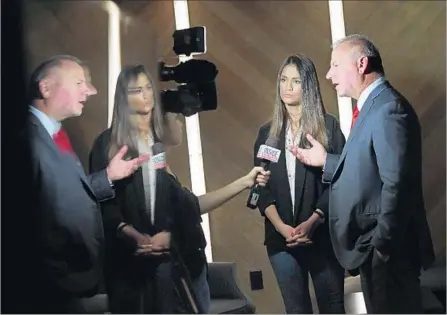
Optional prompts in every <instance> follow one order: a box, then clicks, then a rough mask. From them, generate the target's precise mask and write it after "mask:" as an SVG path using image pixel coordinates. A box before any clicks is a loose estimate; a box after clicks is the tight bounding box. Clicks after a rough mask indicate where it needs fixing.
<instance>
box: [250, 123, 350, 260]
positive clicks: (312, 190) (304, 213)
mask: <svg viewBox="0 0 447 315" xmlns="http://www.w3.org/2000/svg"><path fill="white" fill-rule="evenodd" d="M325 118H326V119H325V121H326V129H327V135H328V140H329V152H332V153H335V154H337V153H341V151H342V149H343V146H344V144H345V138H344V136H343V133H342V132H341V130H340V126H339V124H338V122H337V120H336V119H335V118H334V117H333V116H331V115H326V117H325ZM269 129H270V123H268V124H266V125H264V126H262V127H261V129H260V130H259V134H258V138H257V139H256V142H255V146H254V156H255V158H254V164H255V165H260V163H261V161H260V160H259V159H257V158H256V154H257V152H258V150H259V147H260V146H261V144H264V143H265V141H266V140H267V138H268V132H269ZM285 132H286V123H284V124H283V128H282V130H281V135H280V138H279V147H278V149H279V150H281V155H280V157H279V161H278V163H271V164H270V171H271V176H270V179H269V182H268V184H267V186H266V187H265V189H262V190H261V195H260V197H259V210H260V212H261V214H262V215H265V209H266V208H267V207H268V206H269V205H271V204H275V206H276V209H277V211H278V214H279V216H280V217H281V219H282V220H283V222H284V223H285V224H288V225H290V226H293V227H296V226H298V225H299V224H300V223H302V222H304V221H306V220H307V219H308V218H309V217H310V216H311V215H312V213H313V211H314V210H315V209H320V210H322V211H323V212H324V213H325V214H326V217H328V209H329V191H328V187H329V185H327V184H323V183H322V172H321V168H316V167H310V166H307V165H304V164H302V163H301V162H300V161H299V160H298V159H297V160H296V164H295V165H296V166H295V174H296V175H295V199H296V200H295V215H293V213H292V199H291V196H290V186H289V180H288V177H287V168H286V157H285V150H286V148H285V137H286V134H285ZM313 241H314V244H321V245H322V246H330V239H329V234H328V227H327V224H326V223H324V224H323V225H322V226H320V227H319V228H318V229H317V230H316V231H315V233H314V235H313ZM265 245H266V246H267V251H268V253H269V255H272V254H274V253H276V252H279V251H284V250H286V248H287V247H286V246H285V245H286V242H285V239H284V237H283V236H282V235H281V234H280V233H279V232H277V231H276V229H275V227H274V226H273V224H272V223H271V222H270V220H269V219H268V218H267V217H266V218H265Z"/></svg>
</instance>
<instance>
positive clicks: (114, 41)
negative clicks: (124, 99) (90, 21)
mask: <svg viewBox="0 0 447 315" xmlns="http://www.w3.org/2000/svg"><path fill="white" fill-rule="evenodd" d="M107 11H108V13H109V73H108V79H109V82H108V90H109V100H108V101H109V102H108V108H107V127H110V124H111V123H112V116H113V103H114V98H115V88H116V81H117V80H118V75H119V73H120V71H121V36H120V20H121V13H120V9H119V7H118V6H117V5H116V3H115V2H113V1H108V2H107Z"/></svg>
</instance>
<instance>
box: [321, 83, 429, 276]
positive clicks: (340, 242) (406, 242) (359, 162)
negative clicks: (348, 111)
mask: <svg viewBox="0 0 447 315" xmlns="http://www.w3.org/2000/svg"><path fill="white" fill-rule="evenodd" d="M421 161H422V150H421V128H420V125H419V120H418V117H417V115H416V113H415V111H414V109H413V108H412V107H411V105H410V104H409V103H408V101H407V100H406V99H405V98H404V97H403V96H402V95H400V94H399V93H398V92H397V91H396V90H395V89H394V88H393V87H392V86H391V85H390V84H389V83H388V82H385V83H382V84H380V85H379V86H378V87H376V88H375V89H374V90H373V91H372V93H371V94H370V95H369V97H368V98H367V99H366V101H365V104H364V105H363V108H362V109H361V111H360V114H359V116H358V118H357V121H356V123H355V125H354V128H353V129H352V131H351V134H350V135H349V138H348V140H347V142H346V145H345V148H344V150H343V152H342V153H341V155H332V154H328V157H327V160H326V165H325V170H324V176H323V179H324V180H325V181H326V182H327V183H331V185H330V190H331V200H330V218H329V220H330V232H331V237H332V241H333V245H334V250H335V253H336V256H337V258H338V259H339V261H340V263H341V265H342V266H343V267H345V268H346V269H348V270H350V269H355V268H357V267H359V266H360V265H361V264H362V263H363V261H364V260H365V259H366V258H367V256H368V253H369V252H370V251H371V249H372V248H376V249H378V250H379V251H380V252H381V253H383V254H386V255H391V257H393V256H396V257H399V256H400V255H404V257H405V258H407V259H411V258H410V257H413V256H411V253H414V254H416V253H417V255H415V256H414V258H415V259H419V260H420V262H421V263H422V264H423V265H424V266H428V265H429V264H430V263H431V262H432V260H433V258H434V254H433V245H432V241H431V236H430V232H429V229H428V224H427V219H426V215H425V208H424V199H423V195H422V175H421V174H422V162H421Z"/></svg>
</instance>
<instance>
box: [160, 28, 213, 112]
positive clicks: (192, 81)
mask: <svg viewBox="0 0 447 315" xmlns="http://www.w3.org/2000/svg"><path fill="white" fill-rule="evenodd" d="M172 37H173V38H174V47H173V50H174V52H175V54H176V55H177V56H180V55H186V56H191V55H199V54H204V53H206V29H205V27H203V26H198V27H192V28H188V29H183V30H177V31H175V32H174V34H173V35H172ZM158 66H159V69H158V71H159V73H158V74H159V79H160V81H175V82H176V83H178V84H179V85H178V86H177V88H176V89H172V90H164V91H161V101H162V104H163V107H164V110H165V111H166V112H171V113H179V114H183V115H184V116H191V115H194V114H196V113H198V112H202V111H208V110H215V109H216V108H217V91H216V83H215V78H216V76H217V74H218V72H219V71H218V70H217V67H216V66H215V65H214V64H213V63H212V62H209V61H206V60H200V59H190V60H188V61H186V62H180V63H179V64H177V65H176V66H167V65H166V64H165V63H164V62H160V63H159V64H158Z"/></svg>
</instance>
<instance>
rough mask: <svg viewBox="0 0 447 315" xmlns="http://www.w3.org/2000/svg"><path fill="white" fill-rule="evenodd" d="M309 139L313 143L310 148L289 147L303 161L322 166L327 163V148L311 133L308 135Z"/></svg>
mask: <svg viewBox="0 0 447 315" xmlns="http://www.w3.org/2000/svg"><path fill="white" fill-rule="evenodd" d="M306 138H307V140H308V141H309V142H310V144H311V145H312V148H310V149H302V148H296V147H288V148H287V149H288V150H289V151H290V152H292V153H293V155H294V156H296V158H297V159H298V160H300V161H301V162H302V163H304V164H307V165H311V166H320V167H322V166H323V165H324V163H326V155H327V153H326V150H325V148H324V147H323V146H322V145H321V143H320V142H318V141H317V140H315V139H314V138H313V137H312V136H311V135H309V134H307V135H306Z"/></svg>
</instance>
